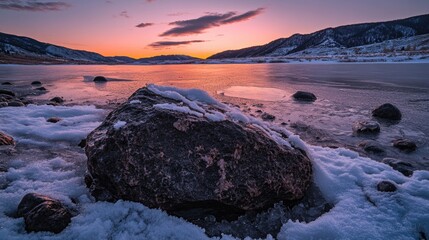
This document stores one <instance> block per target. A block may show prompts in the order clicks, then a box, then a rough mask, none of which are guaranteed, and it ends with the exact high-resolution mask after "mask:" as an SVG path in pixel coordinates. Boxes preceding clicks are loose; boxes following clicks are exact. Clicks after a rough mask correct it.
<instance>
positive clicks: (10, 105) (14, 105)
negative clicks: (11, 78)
mask: <svg viewBox="0 0 429 240" xmlns="http://www.w3.org/2000/svg"><path fill="white" fill-rule="evenodd" d="M7 105H8V106H9V107H24V106H25V104H24V103H22V102H19V101H12V102H9V103H8V104H7Z"/></svg>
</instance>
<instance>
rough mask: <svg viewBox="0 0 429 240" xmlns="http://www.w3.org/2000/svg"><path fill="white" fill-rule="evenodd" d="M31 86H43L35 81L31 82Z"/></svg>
mask: <svg viewBox="0 0 429 240" xmlns="http://www.w3.org/2000/svg"><path fill="white" fill-rule="evenodd" d="M31 85H42V83H41V82H40V81H33V82H31Z"/></svg>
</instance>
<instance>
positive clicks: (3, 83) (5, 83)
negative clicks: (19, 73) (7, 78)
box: [1, 82, 12, 86]
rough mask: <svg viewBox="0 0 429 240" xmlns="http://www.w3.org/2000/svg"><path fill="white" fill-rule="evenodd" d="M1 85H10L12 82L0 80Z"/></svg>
mask: <svg viewBox="0 0 429 240" xmlns="http://www.w3.org/2000/svg"><path fill="white" fill-rule="evenodd" d="M1 85H4V86H10V85H12V83H11V82H2V83H1Z"/></svg>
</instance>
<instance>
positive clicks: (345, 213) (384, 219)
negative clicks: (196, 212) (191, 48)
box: [0, 85, 429, 239]
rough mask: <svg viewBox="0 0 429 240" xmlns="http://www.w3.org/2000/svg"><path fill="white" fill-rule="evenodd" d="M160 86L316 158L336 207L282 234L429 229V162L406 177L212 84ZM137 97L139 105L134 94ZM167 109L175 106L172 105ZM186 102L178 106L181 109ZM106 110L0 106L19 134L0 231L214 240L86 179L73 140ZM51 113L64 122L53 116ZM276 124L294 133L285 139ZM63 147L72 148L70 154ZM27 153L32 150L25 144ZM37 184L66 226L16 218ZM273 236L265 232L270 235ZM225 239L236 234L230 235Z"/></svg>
mask: <svg viewBox="0 0 429 240" xmlns="http://www.w3.org/2000/svg"><path fill="white" fill-rule="evenodd" d="M151 89H152V91H154V92H157V93H158V94H161V95H164V96H167V97H172V98H175V99H181V100H182V101H183V102H184V103H185V105H184V106H181V107H182V110H183V108H185V107H186V108H187V109H188V110H190V111H192V112H195V113H198V114H202V115H203V116H206V117H207V118H208V119H210V120H213V121H219V120H221V119H222V116H228V117H229V118H232V119H235V120H237V121H245V122H248V123H249V124H255V125H257V126H259V127H261V128H262V129H265V130H266V131H267V133H269V134H270V135H271V136H272V137H273V138H274V139H275V140H276V141H278V142H279V143H280V144H291V145H295V146H297V147H300V148H302V149H304V150H306V151H307V153H308V154H309V156H310V157H311V159H312V161H313V166H314V167H313V168H314V181H315V182H316V184H317V185H318V186H319V188H320V189H321V191H322V193H323V195H324V196H325V198H327V199H328V200H329V201H331V202H332V203H333V204H334V205H335V206H334V208H333V209H331V210H330V211H329V212H328V213H326V214H324V215H323V216H322V217H320V218H318V219H317V220H316V221H314V222H311V223H308V224H307V223H301V222H292V221H289V222H286V223H285V224H284V225H283V227H282V229H281V232H280V233H279V235H278V236H273V237H275V238H278V239H418V238H419V236H421V235H422V234H425V235H426V236H428V234H429V214H427V213H428V212H429V188H428V187H427V186H429V171H415V172H414V174H413V176H412V177H410V178H408V177H404V176H403V175H402V174H401V173H399V172H397V171H395V170H393V169H392V168H391V167H389V166H387V165H385V164H382V163H378V162H375V161H373V160H371V159H368V158H364V157H360V156H359V155H358V154H357V153H356V152H353V151H350V150H347V149H343V148H338V149H331V148H322V147H317V146H311V145H309V144H306V143H304V142H302V141H301V140H300V138H299V137H298V136H295V135H293V134H292V133H290V132H288V131H287V130H285V129H280V128H276V127H274V126H271V125H269V124H267V123H264V122H261V121H259V120H257V119H255V118H252V117H250V116H245V115H243V114H241V113H240V112H239V110H238V109H236V108H233V107H229V106H226V105H224V104H221V103H218V102H216V101H215V100H214V99H212V98H210V97H209V96H208V94H207V93H205V92H202V91H199V90H196V89H194V90H192V91H185V90H179V89H175V88H173V87H168V88H163V87H158V86H155V85H152V86H151ZM130 104H139V103H138V102H133V103H130ZM201 104H215V105H217V106H218V107H219V108H222V109H223V111H225V112H223V113H221V112H210V113H208V112H202V111H201V108H200V107H199V106H201ZM169 109H172V110H175V109H176V108H174V106H169ZM179 110H180V109H179ZM105 114H106V113H105V112H104V111H103V110H99V109H96V108H95V107H92V106H71V107H53V106H46V105H44V106H35V105H30V106H28V107H25V108H9V107H7V108H0V130H1V131H4V132H6V133H8V134H10V135H12V136H13V137H14V138H15V139H16V140H17V142H18V145H17V147H16V148H17V152H18V153H17V154H16V156H15V157H13V159H10V161H9V162H8V163H7V168H8V170H7V171H6V172H0V239H207V238H208V237H207V236H206V235H205V234H204V230H203V229H201V228H199V227H197V226H195V225H193V224H191V223H188V222H186V221H184V220H182V219H178V218H176V217H172V216H168V215H167V214H166V213H164V212H162V211H160V210H157V209H148V208H147V207H145V206H143V205H142V204H139V203H132V202H126V201H119V202H117V203H106V202H94V199H93V198H92V197H91V196H90V194H89V192H88V190H87V189H86V187H85V185H84V182H83V175H84V172H85V169H86V159H85V155H84V153H83V151H82V150H79V149H78V148H76V147H75V145H76V144H77V143H78V142H79V140H80V139H82V138H84V137H85V136H86V134H88V133H89V132H90V131H91V130H92V129H93V128H95V127H96V126H97V125H98V124H99V123H100V121H101V120H102V119H103V117H104V115H105ZM52 116H56V117H60V118H63V121H62V122H60V123H58V124H52V123H48V122H46V119H47V118H49V117H52ZM272 129H276V131H281V132H283V133H284V134H286V135H288V136H289V139H288V141H285V140H284V139H281V138H280V137H279V135H278V134H276V132H275V131H274V130H272ZM28 147H30V148H31V147H34V148H39V147H45V148H49V149H50V151H51V152H53V153H56V154H57V156H54V157H52V158H49V159H46V158H43V155H37V154H36V155H34V156H33V157H32V160H31V161H29V160H28V156H25V157H24V156H23V155H22V154H20V153H21V151H20V150H19V149H20V148H28ZM64 149H68V150H70V149H72V150H74V152H75V153H74V154H71V155H70V154H64V151H65V150H64ZM27 154H28V153H27ZM382 180H388V181H391V182H393V183H395V185H396V186H397V188H398V190H397V191H396V192H393V193H382V192H378V191H377V190H376V185H377V183H378V182H379V181H382ZM29 192H38V193H42V194H46V195H49V196H52V197H54V198H58V199H60V200H61V201H62V202H64V203H65V204H66V205H67V206H69V207H70V208H72V209H74V210H76V211H77V212H79V214H78V215H76V216H75V217H73V218H72V222H71V224H70V225H69V226H68V227H67V228H66V229H65V230H64V231H63V232H61V233H60V234H57V235H55V234H51V233H30V234H28V233H26V232H25V230H24V221H23V218H14V217H13V215H14V211H15V210H16V208H17V205H18V203H19V201H20V199H21V198H22V197H23V196H24V195H25V194H26V193H29ZM271 238H272V236H267V239H271ZM222 239H233V237H231V236H223V237H222Z"/></svg>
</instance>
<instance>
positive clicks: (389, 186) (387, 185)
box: [377, 181, 396, 192]
mask: <svg viewBox="0 0 429 240" xmlns="http://www.w3.org/2000/svg"><path fill="white" fill-rule="evenodd" d="M377 190H378V191H379V192H394V191H396V186H395V184H393V183H391V182H389V181H381V182H379V183H378V184H377Z"/></svg>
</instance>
